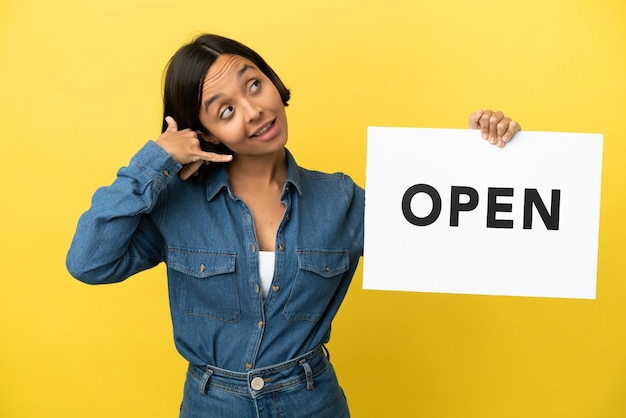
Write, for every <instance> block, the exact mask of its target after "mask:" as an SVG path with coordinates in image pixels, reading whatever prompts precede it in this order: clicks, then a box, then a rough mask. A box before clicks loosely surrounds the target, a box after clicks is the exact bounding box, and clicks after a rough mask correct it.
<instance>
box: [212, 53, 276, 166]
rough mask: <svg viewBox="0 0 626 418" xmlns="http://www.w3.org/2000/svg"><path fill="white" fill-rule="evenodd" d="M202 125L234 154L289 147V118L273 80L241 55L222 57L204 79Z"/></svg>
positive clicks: (274, 150) (214, 138) (259, 153)
mask: <svg viewBox="0 0 626 418" xmlns="http://www.w3.org/2000/svg"><path fill="white" fill-rule="evenodd" d="M200 122H201V123H202V125H204V127H205V128H206V129H207V130H208V131H209V132H210V133H211V136H210V138H209V140H210V141H212V142H221V143H223V144H224V145H226V146H227V147H228V148H230V149H231V150H232V151H233V153H234V154H240V155H264V154H268V153H272V152H276V151H278V150H282V148H283V147H284V146H285V144H286V143H287V116H286V114H285V106H284V105H283V102H282V99H281V97H280V94H279V92H278V90H277V89H276V87H275V86H274V84H273V83H272V82H271V80H270V79H269V78H268V77H267V76H266V75H265V74H263V72H262V71H261V70H259V69H258V68H257V67H256V66H255V65H254V64H253V63H252V62H251V61H249V60H248V59H246V58H243V57H241V56H239V55H220V56H219V57H218V58H217V60H216V61H215V62H214V63H213V65H211V67H210V68H209V71H208V72H207V74H206V77H205V78H204V83H203V86H202V99H201V103H200Z"/></svg>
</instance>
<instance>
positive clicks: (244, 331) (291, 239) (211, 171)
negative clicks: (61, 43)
mask: <svg viewBox="0 0 626 418" xmlns="http://www.w3.org/2000/svg"><path fill="white" fill-rule="evenodd" d="M164 89H165V91H164V126H163V131H162V132H163V133H162V134H161V136H160V137H159V138H158V139H157V140H156V141H149V142H148V143H147V144H145V145H144V146H143V148H141V149H140V150H139V151H138V152H137V154H135V155H134V156H133V157H132V159H131V161H130V163H129V165H128V166H127V167H123V168H121V169H120V170H119V172H118V175H117V179H116V180H115V181H114V182H113V184H112V185H110V186H108V187H103V188H100V189H99V190H97V191H96V193H95V194H94V196H93V200H92V205H91V208H90V209H89V210H88V211H87V212H85V213H84V214H83V215H82V216H81V218H80V220H79V222H78V226H77V230H76V234H75V236H74V240H73V242H72V245H71V247H70V250H69V253H68V256H67V266H68V270H69V271H70V272H71V274H72V275H73V276H74V277H76V278H77V279H79V280H81V281H84V282H86V283H91V284H100V283H112V282H119V281H122V280H124V279H126V278H127V277H129V276H131V275H133V274H135V273H137V272H139V271H142V270H145V269H148V268H151V267H154V266H156V265H157V264H159V263H161V262H165V263H166V265H167V275H168V286H169V299H170V309H171V314H172V321H173V326H174V338H175V343H176V347H177V349H178V351H179V352H180V354H181V355H182V356H183V357H184V358H185V359H186V360H188V361H189V368H188V373H187V380H186V383H185V388H184V398H183V403H182V406H181V415H180V416H181V417H237V418H245V417H278V416H281V417H292V418H293V417H306V418H312V417H329V418H330V417H332V418H341V417H348V416H349V412H348V406H347V403H346V399H345V397H344V394H343V392H342V390H341V388H340V387H339V385H338V382H337V378H336V376H335V373H334V370H333V368H332V365H331V364H330V362H329V360H328V355H327V354H328V353H327V352H326V350H325V348H324V344H325V343H326V342H328V340H329V338H330V327H331V321H332V320H333V318H334V316H335V314H336V313H337V310H338V309H339V306H340V305H341V302H342V300H343V298H344V296H345V294H346V291H347V290H348V286H349V284H350V281H351V279H352V276H353V274H354V271H355V269H356V267H357V264H358V261H359V258H360V257H361V255H362V253H363V213H364V191H363V189H362V188H361V187H359V186H357V185H356V184H355V183H354V182H353V181H352V180H351V179H350V178H349V177H348V176H346V175H344V174H325V173H320V172H316V171H310V170H306V169H304V168H302V167H299V166H298V165H297V164H296V161H295V159H294V158H293V156H292V155H291V154H290V153H289V151H288V150H287V149H286V148H285V145H286V143H287V118H286V115H285V106H286V105H287V103H288V101H289V90H288V89H287V88H286V87H285V86H284V84H283V83H282V81H281V80H280V78H279V77H278V76H277V75H276V73H274V71H273V70H272V69H271V68H270V67H269V66H268V65H267V64H266V63H265V61H264V60H263V59H262V58H261V57H260V56H259V55H258V54H257V53H255V52H254V51H252V50H250V49H249V48H247V47H246V46H244V45H242V44H240V43H238V42H236V41H233V40H230V39H226V38H223V37H220V36H216V35H203V36H200V37H198V38H197V39H196V40H194V41H193V42H191V43H189V44H188V45H185V46H183V47H182V48H181V49H180V50H178V51H177V52H176V54H175V55H174V56H173V57H172V59H171V61H170V63H169V65H168V69H167V72H166V77H165V87H164ZM470 127H472V128H480V129H482V131H483V137H484V138H485V139H488V140H489V141H490V142H491V143H493V144H497V145H499V146H503V145H504V144H505V143H506V142H507V141H509V140H510V139H511V138H512V136H513V135H514V134H515V132H517V131H518V130H519V129H520V128H519V125H518V124H517V123H516V122H514V121H511V119H509V118H506V117H504V115H503V114H502V113H501V112H491V111H485V112H483V111H478V112H476V113H474V114H472V115H470Z"/></svg>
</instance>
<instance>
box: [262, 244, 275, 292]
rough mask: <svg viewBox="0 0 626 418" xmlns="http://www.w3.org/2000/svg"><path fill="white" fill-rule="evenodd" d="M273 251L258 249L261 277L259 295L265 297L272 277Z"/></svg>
mask: <svg viewBox="0 0 626 418" xmlns="http://www.w3.org/2000/svg"><path fill="white" fill-rule="evenodd" d="M274 258H275V254H274V251H259V276H260V277H261V296H262V297H263V300H265V299H267V294H268V293H269V291H270V286H271V285H272V280H273V279H274Z"/></svg>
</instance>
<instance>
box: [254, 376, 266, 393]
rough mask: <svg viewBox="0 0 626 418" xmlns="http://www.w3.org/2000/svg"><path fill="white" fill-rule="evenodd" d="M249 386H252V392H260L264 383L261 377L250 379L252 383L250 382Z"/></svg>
mask: <svg viewBox="0 0 626 418" xmlns="http://www.w3.org/2000/svg"><path fill="white" fill-rule="evenodd" d="M250 386H252V389H254V390H261V389H263V386H265V381H263V378H262V377H255V378H254V379H252V382H250Z"/></svg>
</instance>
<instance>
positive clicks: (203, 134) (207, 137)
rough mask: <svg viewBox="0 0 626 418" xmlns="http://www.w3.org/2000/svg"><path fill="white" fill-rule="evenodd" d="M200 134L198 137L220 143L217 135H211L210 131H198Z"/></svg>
mask: <svg viewBox="0 0 626 418" xmlns="http://www.w3.org/2000/svg"><path fill="white" fill-rule="evenodd" d="M197 134H198V138H200V139H203V140H204V141H206V142H210V143H212V144H215V145H217V144H219V143H220V140H219V139H217V138H216V137H214V136H213V135H211V134H210V133H206V132H200V131H199V132H197Z"/></svg>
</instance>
